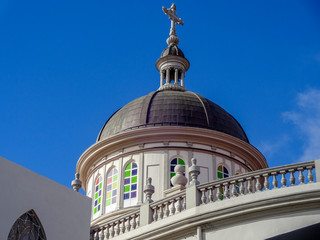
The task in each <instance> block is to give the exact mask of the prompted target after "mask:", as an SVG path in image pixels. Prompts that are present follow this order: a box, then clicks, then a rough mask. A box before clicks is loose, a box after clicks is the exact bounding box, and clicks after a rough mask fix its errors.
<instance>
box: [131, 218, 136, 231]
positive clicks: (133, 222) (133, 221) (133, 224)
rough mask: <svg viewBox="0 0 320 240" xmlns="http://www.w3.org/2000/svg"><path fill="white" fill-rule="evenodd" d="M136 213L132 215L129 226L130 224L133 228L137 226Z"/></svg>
mask: <svg viewBox="0 0 320 240" xmlns="http://www.w3.org/2000/svg"><path fill="white" fill-rule="evenodd" d="M136 217H137V216H136V215H134V216H133V217H132V220H131V221H132V223H131V226H132V228H133V229H136V227H137V222H136Z"/></svg>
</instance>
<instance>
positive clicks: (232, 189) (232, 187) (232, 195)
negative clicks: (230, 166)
mask: <svg viewBox="0 0 320 240" xmlns="http://www.w3.org/2000/svg"><path fill="white" fill-rule="evenodd" d="M230 184H231V196H230V197H231V198H234V197H236V196H237V189H236V181H231V182H230Z"/></svg>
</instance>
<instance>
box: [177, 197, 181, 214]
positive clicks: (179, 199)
mask: <svg viewBox="0 0 320 240" xmlns="http://www.w3.org/2000/svg"><path fill="white" fill-rule="evenodd" d="M180 202H181V197H179V198H177V204H176V209H177V213H179V212H181V207H182V206H181V203H180Z"/></svg>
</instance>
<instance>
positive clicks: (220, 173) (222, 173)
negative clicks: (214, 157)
mask: <svg viewBox="0 0 320 240" xmlns="http://www.w3.org/2000/svg"><path fill="white" fill-rule="evenodd" d="M217 177H218V178H219V179H222V178H227V177H229V171H228V169H227V168H226V167H225V166H223V165H219V166H218V168H217Z"/></svg>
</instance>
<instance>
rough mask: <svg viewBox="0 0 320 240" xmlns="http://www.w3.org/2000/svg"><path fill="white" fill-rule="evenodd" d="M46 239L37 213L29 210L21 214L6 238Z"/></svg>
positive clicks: (15, 239)
mask: <svg viewBox="0 0 320 240" xmlns="http://www.w3.org/2000/svg"><path fill="white" fill-rule="evenodd" d="M20 239H21V240H24V239H37V240H46V239H47V238H46V234H45V232H44V229H43V227H42V225H41V222H40V220H39V218H38V216H37V214H36V213H35V212H34V211H33V210H30V211H28V212H26V213H24V214H22V215H21V216H20V217H19V218H18V219H17V220H16V221H15V223H14V224H13V226H12V228H11V230H10V232H9V236H8V240H20Z"/></svg>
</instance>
